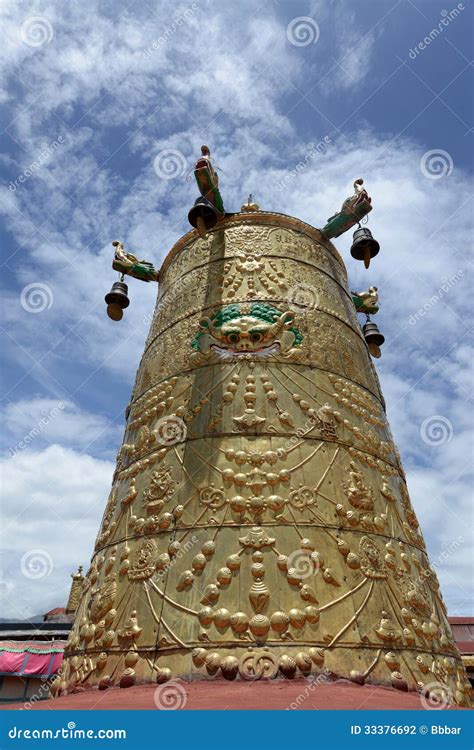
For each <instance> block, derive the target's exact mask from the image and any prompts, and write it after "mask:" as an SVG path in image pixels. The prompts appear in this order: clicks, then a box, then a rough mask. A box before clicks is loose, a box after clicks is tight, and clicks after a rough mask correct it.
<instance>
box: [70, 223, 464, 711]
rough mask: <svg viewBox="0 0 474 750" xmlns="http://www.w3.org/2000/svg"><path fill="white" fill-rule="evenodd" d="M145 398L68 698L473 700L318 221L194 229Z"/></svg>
mask: <svg viewBox="0 0 474 750" xmlns="http://www.w3.org/2000/svg"><path fill="white" fill-rule="evenodd" d="M298 284H304V285H306V287H304V291H305V292H307V291H308V289H307V286H309V287H311V289H312V291H311V294H310V297H309V300H310V303H311V304H309V305H308V304H306V303H305V304H303V305H301V304H300V303H299V301H298V299H299V298H298V299H296V298H295V297H294V296H293V297H292V289H293V288H294V287H297V285H298ZM311 295H313V296H311ZM305 305H306V306H305ZM229 307H231V308H232V309H230V310H229ZM262 316H263V317H262ZM265 317H266V318H267V319H266V320H265ZM252 337H253V338H252ZM193 341H194V344H195V346H194V348H193ZM276 344H278V345H276ZM264 355H265V356H264ZM128 412H129V413H128V421H127V429H126V435H125V439H124V443H123V445H122V448H121V450H120V451H119V455H118V457H117V468H116V472H115V475H114V484H113V489H112V492H111V495H110V498H109V501H108V503H107V507H106V510H105V513H104V518H103V522H102V525H101V529H100V533H99V536H98V539H97V545H96V551H95V554H94V557H93V560H92V563H91V568H90V570H89V572H88V573H87V575H86V577H85V579H84V581H83V584H82V593H81V598H80V602H79V605H78V609H77V618H76V621H75V624H74V627H73V628H72V631H71V634H70V637H69V639H68V644H67V649H66V656H65V660H64V663H63V667H62V673H61V675H60V677H59V678H58V681H57V689H58V690H59V691H61V690H66V689H73V688H74V686H76V685H84V686H86V687H90V686H97V687H99V688H100V689H106V688H108V687H109V686H112V685H119V686H121V687H127V686H129V685H131V684H134V683H135V682H136V681H141V682H147V681H149V682H158V683H161V682H164V681H166V680H168V679H170V678H171V677H183V678H188V677H192V678H199V677H204V678H209V677H224V678H225V679H228V680H234V679H244V680H245V679H252V680H253V679H271V678H274V677H275V676H277V675H281V676H283V677H285V678H291V677H294V676H297V675H300V676H307V675H309V674H315V673H318V672H321V671H322V670H323V669H324V670H327V672H328V673H330V674H333V675H339V676H341V677H345V678H348V679H351V680H354V681H355V682H358V683H363V682H374V683H382V684H390V685H393V686H394V687H397V688H400V689H407V688H408V689H421V688H423V686H424V685H426V684H429V683H430V682H431V683H432V682H434V681H436V682H440V683H442V684H444V685H446V686H447V688H448V689H449V692H450V695H451V696H452V701H453V702H456V703H458V704H461V705H466V704H467V702H468V683H467V680H466V677H465V673H464V672H463V669H462V665H461V662H460V659H459V654H458V653H457V650H456V648H455V645H454V641H453V638H452V635H451V631H450V628H449V624H448V621H447V617H446V608H445V605H444V603H443V600H442V597H441V594H440V591H439V585H438V581H437V578H436V574H435V573H434V571H433V570H432V569H430V566H429V561H428V558H427V555H426V550H425V546H424V543H423V538H422V535H421V532H420V529H419V526H418V522H417V519H416V515H415V513H414V510H413V508H412V506H411V503H410V499H409V496H408V492H407V489H406V485H405V481H404V475H403V469H402V467H401V465H400V459H399V456H398V452H397V450H396V447H395V446H394V444H393V439H392V436H391V433H390V428H389V426H388V423H387V420H386V417H385V412H384V406H383V398H382V396H381V393H380V389H379V384H378V379H377V375H376V372H375V370H374V368H373V365H372V363H371V362H370V358H369V355H368V352H367V348H366V345H365V342H364V340H363V338H362V336H361V332H360V328H359V325H358V323H357V320H356V315H355V313H354V309H353V306H352V302H351V300H350V295H349V289H348V287H347V280H346V275H345V269H344V268H343V266H342V263H341V260H340V258H339V257H338V255H337V253H336V251H335V250H334V248H333V247H332V246H331V245H330V243H328V241H327V240H325V239H324V238H323V237H322V236H321V235H320V234H319V233H318V231H317V230H314V229H312V228H311V227H308V226H307V225H305V224H304V223H302V222H298V220H295V219H291V217H279V216H278V215H276V214H265V213H264V212H258V213H257V214H255V213H254V214H252V215H250V214H247V215H245V214H244V215H237V216H235V217H232V218H230V219H225V220H224V222H223V224H222V225H220V228H219V229H218V230H216V231H212V232H210V233H209V234H208V236H207V238H206V239H205V240H202V239H198V238H196V234H195V233H192V234H190V235H187V236H186V237H185V238H183V240H182V241H180V242H179V243H177V245H176V246H175V248H174V249H173V250H172V252H171V253H170V255H169V257H168V258H167V259H166V260H165V262H164V264H163V268H162V270H161V283H160V289H159V299H158V303H157V308H156V311H155V315H154V317H153V320H152V322H151V327H150V335H149V337H148V341H147V345H146V350H145V353H144V356H143V359H142V362H141V365H140V368H139V371H138V373H137V378H136V384H135V388H134V393H133V397H132V401H131V405H130V408H129V409H128Z"/></svg>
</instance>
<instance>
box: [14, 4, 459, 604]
mask: <svg viewBox="0 0 474 750" xmlns="http://www.w3.org/2000/svg"><path fill="white" fill-rule="evenodd" d="M3 6H4V13H5V21H4V24H3V29H4V30H3V37H4V39H3V41H2V45H1V52H0V54H1V56H2V57H3V61H2V62H3V68H4V76H3V88H2V89H1V90H0V101H1V102H2V116H1V130H2V131H3V132H2V152H1V155H0V168H1V172H2V179H1V181H0V192H1V201H0V212H1V218H2V222H1V230H0V231H1V240H2V254H3V269H2V276H1V283H2V301H3V303H4V304H3V309H4V316H3V321H4V322H3V325H2V339H3V344H2V351H3V353H4V360H3V367H2V402H1V403H2V405H1V409H2V417H3V423H4V425H5V429H4V431H3V437H2V444H1V447H2V455H3V458H2V472H3V479H2V485H3V489H4V495H5V502H4V510H3V521H4V524H3V532H2V552H1V556H0V561H1V568H2V574H1V576H2V577H1V579H0V593H1V595H2V611H3V613H4V615H3V616H9V617H28V616H31V615H33V614H36V613H38V612H40V611H45V610H47V609H49V608H50V607H53V606H58V605H61V604H63V603H64V600H65V597H66V594H67V590H68V587H69V578H68V577H69V573H70V572H72V570H74V568H75V567H76V566H77V565H78V564H84V565H85V566H87V564H88V561H89V558H90V554H91V550H92V545H93V541H94V539H95V535H96V532H97V529H98V525H99V522H100V518H101V515H102V512H103V507H104V504H105V501H106V498H107V495H108V490H109V487H110V481H111V476H112V472H113V467H114V459H115V455H116V452H117V450H118V448H119V446H120V444H121V441H122V436H123V427H124V420H123V413H124V409H125V407H126V405H127V403H128V400H129V397H130V393H131V389H132V386H133V379H134V375H135V371H136V368H137V366H138V363H139V360H140V356H141V351H142V348H143V344H144V341H145V338H146V335H147V329H148V323H149V316H150V314H151V313H152V310H153V306H154V300H155V294H156V287H155V286H154V285H153V284H148V285H145V284H140V282H135V283H134V282H133V281H132V282H131V284H130V296H131V299H132V303H131V306H130V308H129V309H128V310H127V314H126V316H125V317H124V319H123V320H122V322H121V323H120V324H114V323H112V322H111V321H109V319H108V318H107V317H106V315H105V305H104V302H103V297H104V294H105V293H106V292H107V291H108V289H109V288H110V285H111V283H112V281H114V280H115V278H116V276H115V274H114V273H113V272H112V269H111V260H112V246H111V241H112V240H114V239H120V240H122V241H123V242H124V243H125V244H126V247H127V248H129V249H131V250H132V251H134V252H136V253H137V254H138V255H140V256H142V257H147V258H150V259H151V260H153V261H154V262H155V264H156V265H159V264H160V262H161V260H162V259H163V258H164V256H165V255H166V253H167V251H168V250H169V248H170V247H171V245H172V244H173V243H174V242H175V241H176V240H177V239H178V237H179V236H180V235H181V234H182V233H184V232H185V231H187V230H188V225H187V212H188V209H189V207H190V205H191V203H192V201H193V200H194V198H195V192H196V191H195V187H194V186H193V185H192V183H190V182H188V181H186V179H185V175H186V172H187V171H188V170H189V169H190V168H191V166H192V163H193V160H194V159H195V156H196V154H197V153H198V152H199V147H200V145H201V143H208V144H209V145H210V147H211V149H212V152H213V154H214V156H215V160H216V162H217V164H218V165H219V166H220V167H221V169H222V172H221V178H220V179H221V186H222V193H223V196H224V200H225V204H226V207H227V210H238V209H239V208H240V205H241V203H242V202H243V200H244V199H245V198H246V197H247V195H248V194H249V193H250V192H252V193H253V194H254V196H255V198H256V199H257V200H258V202H259V204H260V205H261V207H262V208H263V209H268V210H275V211H281V212H284V213H289V214H292V215H295V216H299V217H300V218H302V219H304V220H305V221H308V222H309V223H311V224H313V225H315V226H322V225H323V224H324V223H325V220H326V218H327V217H328V216H330V215H331V214H332V213H334V211H335V210H336V209H337V208H338V207H339V205H340V203H341V202H342V200H343V199H344V198H345V197H346V196H347V195H348V194H349V193H350V192H351V187H352V182H353V180H354V179H355V178H356V177H359V176H362V177H364V179H365V181H366V186H367V188H368V190H369V193H370V194H371V195H372V198H373V205H374V207H375V210H374V211H373V212H372V214H371V216H370V223H369V226H370V228H371V229H372V231H373V233H374V235H375V236H376V237H377V239H378V240H379V242H380V244H381V248H382V249H381V252H380V254H379V256H378V257H377V259H376V262H375V261H374V262H373V264H372V265H371V268H370V272H369V273H368V272H366V271H364V270H363V269H362V268H361V267H360V266H361V265H362V264H357V263H356V262H355V261H353V260H352V259H351V258H350V255H349V247H350V243H351V233H347V234H346V235H343V236H342V237H340V238H338V239H337V240H336V243H335V244H336V245H337V247H338V249H339V250H340V252H341V253H342V254H343V255H344V257H345V258H346V259H347V266H348V271H349V276H350V283H351V286H352V288H360V289H363V288H366V287H367V286H368V285H370V284H375V285H376V286H378V287H379V291H380V297H381V311H380V313H379V315H378V320H377V322H378V323H379V325H380V327H381V328H382V329H383V332H384V334H385V336H386V344H385V347H384V351H383V358H382V359H381V360H380V361H379V362H377V368H378V372H379V375H380V378H381V382H382V388H383V391H384V395H385V398H386V400H387V407H388V416H389V419H390V421H391V425H392V429H393V432H394V436H395V439H396V441H397V443H398V445H399V448H400V451H401V454H402V458H403V461H404V465H405V468H406V470H407V475H408V485H409V489H410V492H411V496H412V500H413V503H414V505H415V509H416V511H417V514H418V517H419V520H420V523H421V525H422V528H423V531H424V534H425V538H426V540H427V543H428V546H429V551H430V555H431V559H432V562H433V564H434V566H435V567H436V568H437V570H438V574H439V577H440V579H441V583H442V588H443V591H444V595H445V599H446V601H447V603H448V606H449V610H450V612H451V613H452V614H461V613H471V603H470V602H471V601H472V588H471V584H470V578H471V577H472V539H471V537H472V509H471V506H472V502H471V501H472V496H471V493H470V488H471V482H472V477H470V476H469V473H468V472H469V468H470V462H471V461H472V432H471V431H470V430H471V427H470V403H471V402H470V399H471V388H472V376H471V371H470V368H471V363H472V348H471V347H472V343H471V341H470V339H469V330H468V329H469V321H470V315H471V306H470V304H469V303H470V298H471V290H472V287H471V283H472V282H471V281H470V268H471V262H472V261H471V255H470V241H471V233H472V221H471V217H472V203H471V200H472V199H471V195H472V191H471V187H472V183H471V179H472V167H473V164H472V151H473V147H472V138H473V131H472V90H473V83H472V75H473V69H472V64H471V63H470V61H471V59H472V41H471V31H470V29H471V28H472V20H473V19H472V4H471V3H470V2H467V0H466V2H464V3H459V4H456V3H453V4H450V3H445V2H444V1H442V2H438V1H437V0H429V1H428V0H417V1H416V2H410V1H407V0H401V1H400V2H392V1H391V0H380V1H378V2H373V1H370V2H369V0H360V1H359V2H347V1H346V0H335V1H334V2H331V1H327V2H313V3H308V2H285V1H284V0H280V1H275V2H271V1H267V2H261V3H259V2H255V1H254V2H247V1H246V0H244V1H243V2H239V3H237V4H236V3H231V2H221V3H218V4H216V3H212V2H208V1H207V0H205V1H204V2H195V3H192V2H184V3H181V4H179V3H174V2H173V3H166V2H151V0H150V1H149V2H141V1H140V2H138V1H137V2H133V3H127V2H117V1H116V0H114V2H96V1H95V0H85V1H84V2H83V3H81V4H72V3H62V2H54V3H51V2H16V1H14V0H12V1H9V0H7V1H6V2H4V4H3ZM426 39H428V41H426ZM325 139H326V140H325ZM320 142H325V143H326V145H325V147H324V148H322V149H319V150H315V149H314V148H311V144H315V145H316V144H318V143H320ZM170 149H171V150H172V151H173V152H174V155H173V156H172V157H169V155H168V151H169V150H170ZM163 154H164V155H163ZM163 160H164V161H163ZM301 161H304V162H305V164H306V167H305V169H303V170H301V171H300V172H299V174H297V175H296V176H293V174H292V171H291V170H294V169H295V167H296V165H297V164H298V163H299V162H301ZM32 165H33V166H32ZM157 165H158V166H157ZM160 165H161V166H160ZM166 170H168V171H166ZM288 176H289V177H290V178H291V179H290V178H289V179H287V180H285V177H288ZM282 180H285V182H284V185H285V187H284V189H283V190H282V189H281V185H282ZM420 310H421V313H420V312H419V311H420ZM32 431H33V432H34V434H32ZM38 550H39V553H37V552H36V551H38ZM38 555H39V557H38ZM31 561H33V562H32V563H31V564H30V562H31ZM35 561H36V562H35ZM35 566H37V568H35ZM25 573H26V575H25Z"/></svg>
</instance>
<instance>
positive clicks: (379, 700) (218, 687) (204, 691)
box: [0, 680, 459, 711]
mask: <svg viewBox="0 0 474 750" xmlns="http://www.w3.org/2000/svg"><path fill="white" fill-rule="evenodd" d="M22 707H24V703H10V704H8V705H4V706H0V708H3V709H8V710H15V709H21V708H22ZM423 708H424V706H423V703H422V699H421V697H420V695H419V694H418V693H415V692H412V693H404V692H402V691H400V690H395V689H393V688H385V687H380V686H376V685H356V684H353V683H351V682H346V681H345V680H339V681H337V682H334V683H330V684H329V685H328V684H324V685H316V684H315V683H310V682H307V681H305V680H293V681H291V682H290V681H288V680H281V681H279V680H278V681H272V682H265V683H262V682H236V683H229V682H226V681H224V680H215V681H213V682H206V681H199V682H183V681H181V680H172V681H170V682H167V683H164V684H163V685H137V686H134V687H130V688H126V689H121V688H109V689H108V690H104V691H99V690H87V691H84V692H78V693H74V694H72V695H67V696H63V697H60V698H55V699H51V700H46V701H39V702H37V703H35V704H33V705H32V706H31V709H33V710H36V711H48V710H53V711H54V710H63V711H70V710H78V711H89V710H117V711H120V710H147V709H148V710H151V709H154V710H156V709H160V710H176V709H181V710H183V709H185V710H198V711H199V710H221V711H229V710H238V709H240V710H259V709H260V710H262V709H264V710H269V709H270V710H287V709H289V710H302V711H308V710H336V711H337V710H339V711H340V710H349V709H351V710H357V709H360V710H369V709H380V710H382V709H393V710H416V709H423ZM449 710H459V709H458V708H457V707H454V706H453V707H451V706H450V707H449Z"/></svg>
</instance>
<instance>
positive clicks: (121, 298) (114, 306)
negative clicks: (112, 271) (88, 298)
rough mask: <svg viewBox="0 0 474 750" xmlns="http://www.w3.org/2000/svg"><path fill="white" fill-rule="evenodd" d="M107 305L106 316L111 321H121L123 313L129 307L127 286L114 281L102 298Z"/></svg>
mask: <svg viewBox="0 0 474 750" xmlns="http://www.w3.org/2000/svg"><path fill="white" fill-rule="evenodd" d="M104 299H105V301H106V303H107V315H108V316H109V318H111V319H112V320H122V318H123V311H124V310H125V308H126V307H128V306H129V304H130V300H129V298H128V286H127V285H126V284H125V283H124V282H123V281H116V282H114V284H112V289H111V290H110V292H109V293H108V294H106V295H105V297H104Z"/></svg>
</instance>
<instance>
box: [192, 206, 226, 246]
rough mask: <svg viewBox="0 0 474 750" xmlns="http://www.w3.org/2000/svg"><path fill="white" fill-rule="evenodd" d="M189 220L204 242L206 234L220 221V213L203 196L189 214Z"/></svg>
mask: <svg viewBox="0 0 474 750" xmlns="http://www.w3.org/2000/svg"><path fill="white" fill-rule="evenodd" d="M188 220H189V223H190V224H191V226H193V227H194V228H195V229H197V230H198V233H199V236H200V237H201V238H202V239H203V240H204V239H206V232H207V231H208V230H209V229H212V228H213V227H215V226H216V224H217V222H218V220H219V213H218V212H217V210H216V208H215V207H214V206H213V205H212V203H211V201H209V200H207V198H204V197H203V196H201V197H199V198H198V199H197V200H196V202H195V203H194V206H193V207H192V209H191V210H190V212H189V213H188Z"/></svg>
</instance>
